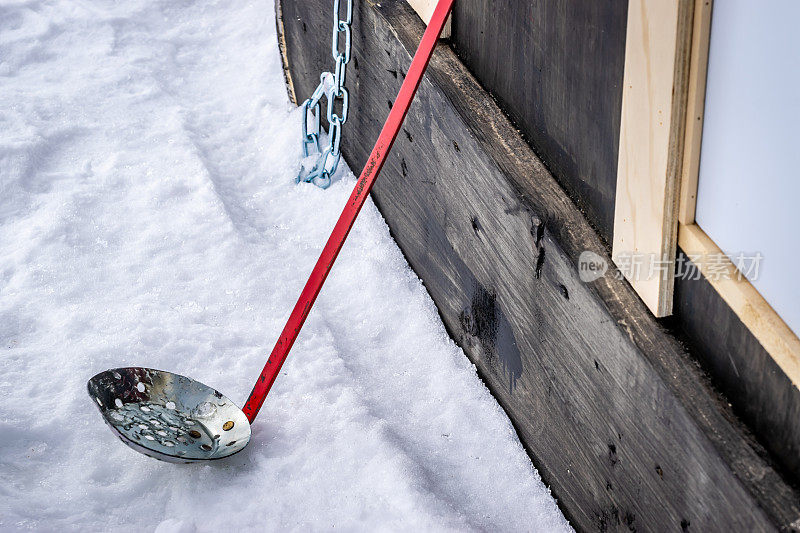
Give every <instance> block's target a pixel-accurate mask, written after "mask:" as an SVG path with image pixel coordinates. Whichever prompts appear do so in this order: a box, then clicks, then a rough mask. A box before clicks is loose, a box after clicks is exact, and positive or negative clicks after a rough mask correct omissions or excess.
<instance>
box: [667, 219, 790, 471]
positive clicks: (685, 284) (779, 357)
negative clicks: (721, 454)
mask: <svg viewBox="0 0 800 533" xmlns="http://www.w3.org/2000/svg"><path fill="white" fill-rule="evenodd" d="M678 244H679V246H680V247H681V249H682V250H683V252H684V253H685V254H687V255H685V256H683V257H682V264H683V265H684V266H683V272H684V274H685V275H683V276H681V277H680V278H678V280H677V281H676V298H675V302H676V305H677V306H678V309H679V311H680V313H679V315H678V316H679V320H680V321H681V325H682V327H683V329H684V330H685V331H686V333H687V334H688V335H689V337H690V338H691V340H692V342H693V343H694V344H696V345H698V346H701V347H702V349H700V350H698V352H697V353H698V354H700V357H701V360H702V361H703V363H704V365H705V366H706V367H707V368H708V369H709V370H710V371H711V373H712V374H713V375H714V376H716V377H717V380H718V382H719V383H720V386H721V387H722V389H723V391H724V392H725V393H726V395H727V396H728V397H729V398H734V399H735V400H736V401H735V402H733V403H734V408H735V409H736V410H737V412H739V413H741V414H742V416H743V417H744V419H745V420H747V421H748V422H750V424H751V425H752V426H753V427H754V428H756V431H757V432H758V434H759V435H760V436H761V439H762V440H763V441H764V442H765V444H766V446H767V447H768V448H769V449H770V450H771V451H773V452H774V453H775V455H776V456H777V457H778V458H779V459H780V462H781V463H783V466H784V467H785V468H786V469H787V470H788V471H789V472H791V473H792V474H793V475H794V476H795V477H797V478H800V424H798V420H800V390H798V385H800V339H798V337H797V335H795V334H794V332H793V331H792V330H791V329H790V328H789V326H788V325H787V324H786V323H785V322H784V321H783V320H782V319H781V317H780V316H779V315H778V314H777V313H776V312H775V310H774V309H772V307H771V306H770V305H769V303H767V301H766V300H764V298H763V297H762V296H761V295H760V294H759V293H758V291H757V290H756V289H755V287H753V285H752V284H751V283H750V282H749V281H748V280H747V279H746V278H745V277H744V276H743V275H742V274H741V273H740V272H738V271H737V270H736V267H735V266H734V264H733V263H732V262H731V261H730V260H729V259H728V258H727V257H726V256H725V255H724V254H723V253H722V251H721V250H720V249H719V247H718V246H717V245H716V244H714V242H713V241H712V240H711V239H710V238H709V237H708V236H707V235H706V234H705V233H704V232H703V230H701V229H700V228H699V227H698V226H697V225H696V224H691V225H688V226H684V225H681V226H680V228H679V231H678ZM688 258H694V262H691V261H687V259H688ZM694 269H696V270H694ZM683 278H685V279H683ZM678 285H679V286H680V290H678V288H677V286H678ZM709 317H713V321H709V320H708V319H709Z"/></svg>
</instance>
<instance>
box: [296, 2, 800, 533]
mask: <svg viewBox="0 0 800 533" xmlns="http://www.w3.org/2000/svg"><path fill="white" fill-rule="evenodd" d="M323 3H324V2H322V0H302V1H301V0H291V1H290V0H282V2H281V5H282V7H283V14H284V24H285V32H286V35H285V40H286V44H287V50H288V53H289V59H290V61H291V63H290V67H291V71H292V76H293V80H294V83H295V89H296V91H297V94H298V97H299V98H300V99H302V98H304V97H305V96H307V95H308V94H310V92H311V90H313V87H314V85H315V82H316V79H317V76H318V71H319V69H320V68H322V67H324V66H325V65H326V64H327V59H328V57H329V55H328V52H327V49H326V44H327V43H325V42H322V40H320V42H319V43H314V42H313V40H312V37H311V36H313V35H316V34H317V33H316V32H317V31H321V28H324V27H325V25H326V24H327V21H326V19H325V17H324V15H323V13H324V9H321V6H322V5H323ZM422 29H423V28H422V24H421V22H420V21H419V19H418V17H417V16H416V14H415V13H414V12H413V11H412V10H411V9H410V8H409V7H408V5H407V4H406V3H405V2H400V1H382V2H381V3H380V5H378V4H370V3H359V4H358V8H357V12H356V20H355V23H354V32H353V47H354V58H355V59H354V70H355V72H354V75H351V76H349V77H348V84H349V85H350V90H351V104H352V105H354V107H353V113H352V114H351V118H350V122H349V123H348V125H349V127H348V129H347V131H346V132H345V135H344V138H343V152H344V154H345V157H346V159H347V161H348V163H349V164H350V166H351V167H352V168H360V166H361V165H363V163H364V162H365V161H366V158H367V156H368V152H369V149H370V147H371V146H372V143H373V141H374V139H375V138H376V137H377V135H378V132H379V130H380V126H381V124H382V122H383V120H384V118H385V116H386V114H387V113H388V110H389V106H390V105H391V100H392V98H393V96H394V95H395V94H396V92H397V89H398V88H399V86H400V83H401V82H402V79H403V73H404V72H405V69H406V68H408V64H409V63H410V60H411V53H410V51H411V50H413V49H414V48H415V47H416V45H417V43H418V42H419V39H420V37H421V34H422ZM356 59H357V62H355V61H356ZM373 197H374V198H375V200H376V202H377V204H378V206H379V208H380V209H381V212H382V213H383V215H384V217H385V218H386V220H387V221H388V223H389V225H390V228H391V230H392V235H393V236H394V238H395V239H396V240H397V242H398V244H399V245H400V247H401V248H402V250H403V252H404V254H405V255H406V258H407V259H408V261H409V263H410V264H411V266H412V267H413V268H414V269H415V271H416V272H417V273H418V274H419V276H420V277H421V278H422V279H423V281H424V283H425V286H426V288H427V289H428V291H429V293H430V295H431V296H432V298H433V300H434V301H435V302H436V305H437V307H438V308H439V311H440V313H441V316H442V319H443V321H444V323H445V325H446V327H447V328H448V331H449V332H450V334H451V335H452V337H453V338H454V339H455V340H456V342H458V344H459V345H460V346H461V347H462V348H463V349H464V351H465V353H466V354H467V356H468V357H469V358H470V359H471V360H472V361H473V362H474V363H475V364H476V366H477V368H478V371H479V373H480V375H481V376H482V377H483V379H484V380H485V382H486V383H487V385H488V386H489V388H490V389H491V391H492V392H493V394H494V395H495V397H496V398H497V399H498V401H499V402H500V404H501V405H502V406H503V408H504V409H505V410H506V412H507V413H508V414H509V416H510V418H511V420H512V421H513V423H514V425H515V427H516V428H517V431H518V433H519V435H520V438H521V440H522V442H523V443H524V444H525V446H526V447H527V449H528V450H529V452H530V453H531V456H532V458H533V460H534V463H535V465H536V466H537V468H538V469H539V472H540V473H541V474H542V476H543V478H544V479H545V481H546V482H547V483H548V484H549V485H550V486H551V488H552V490H553V492H554V494H555V496H556V497H557V499H558V501H559V504H560V505H561V506H562V509H564V511H565V512H566V514H567V516H568V518H569V519H570V520H571V521H572V523H573V524H574V525H575V526H576V527H577V528H578V529H579V530H599V531H609V530H625V529H638V530H648V529H680V528H681V527H682V526H685V527H689V528H691V529H696V530H709V531H711V530H726V529H731V528H736V530H753V531H765V530H771V529H773V528H774V527H775V526H779V527H784V526H786V527H788V524H790V523H791V522H793V521H795V520H797V519H798V517H800V508H799V507H798V503H797V502H798V501H800V498H798V495H797V493H795V492H794V491H792V489H791V488H790V487H789V486H788V485H787V484H786V483H785V482H784V481H783V480H782V479H781V478H780V477H779V476H778V475H777V474H776V472H775V471H774V469H772V467H771V466H770V465H769V463H767V462H766V461H765V460H764V459H763V457H762V455H763V450H761V449H759V448H758V446H757V445H756V444H754V441H753V440H752V439H751V438H749V437H748V436H747V433H746V431H745V429H744V428H743V426H742V425H741V424H740V423H738V422H737V420H736V419H735V417H734V416H733V413H732V412H731V411H730V409H729V408H728V407H727V405H726V404H725V403H724V402H722V401H721V400H720V398H719V397H717V396H715V394H714V392H713V391H712V390H711V389H710V388H709V387H708V385H707V384H706V383H705V381H704V380H703V378H702V375H701V374H700V372H699V370H698V369H697V367H696V366H695V365H694V364H693V363H692V362H691V360H690V359H689V357H688V355H687V354H686V353H685V352H684V351H683V349H682V348H681V346H680V345H679V344H678V343H677V342H676V341H675V340H674V339H673V338H672V337H670V336H669V335H668V334H667V333H666V332H665V331H664V330H663V329H662V328H661V327H660V326H659V325H658V323H657V322H655V321H654V320H653V319H652V317H651V316H650V315H649V313H648V312H647V309H646V308H645V307H644V305H643V304H642V302H641V301H640V300H639V298H638V297H637V296H636V294H635V293H634V292H633V291H632V290H631V288H630V287H629V285H628V284H627V283H626V282H624V281H623V280H619V279H615V278H613V277H611V276H606V277H603V278H601V279H599V280H597V281H595V282H593V283H592V284H585V283H582V282H581V281H580V280H579V278H578V276H577V270H576V266H575V265H576V261H577V259H578V256H579V255H580V253H581V252H582V251H584V250H591V251H593V252H595V253H597V254H598V255H600V256H601V257H603V258H605V259H606V261H610V258H609V257H608V255H607V253H606V251H605V247H604V245H603V243H602V241H601V240H600V238H599V237H598V235H597V234H596V233H595V232H594V230H593V229H592V228H591V226H590V225H589V223H588V222H587V220H586V219H585V218H584V216H583V215H582V214H581V213H580V211H579V210H578V209H576V208H575V206H574V204H573V203H572V202H571V201H570V200H569V198H568V196H567V195H566V194H565V193H564V191H563V190H562V189H561V188H560V187H559V185H558V184H557V182H556V181H555V180H554V179H553V177H552V176H551V175H550V173H549V172H548V171H547V169H546V168H545V166H544V165H543V164H542V162H541V161H540V160H539V159H538V158H537V157H536V155H535V154H534V153H533V151H532V150H531V149H530V148H529V146H528V145H527V144H526V143H525V141H524V140H523V139H522V138H521V137H520V135H519V134H518V132H517V131H516V130H515V129H514V127H513V125H512V124H511V123H510V122H509V121H508V120H507V119H506V118H505V116H504V115H503V114H502V112H501V111H500V109H499V108H498V106H497V105H496V103H495V102H494V101H493V100H492V98H491V97H490V96H489V95H488V94H487V93H486V92H484V91H483V90H482V89H481V87H480V86H479V85H478V83H477V82H476V80H475V79H474V78H473V77H472V76H471V75H470V74H469V73H468V71H467V70H466V69H465V68H464V65H463V64H462V63H461V62H460V61H459V59H458V58H457V57H456V56H455V54H454V53H453V52H452V51H451V50H450V49H449V48H447V47H444V46H440V47H439V48H438V49H437V51H436V53H435V54H434V58H433V60H432V61H431V65H430V67H429V71H428V73H427V75H426V78H425V79H424V80H423V82H422V84H421V86H420V89H419V93H418V95H417V99H416V100H415V102H414V103H413V104H412V106H411V110H410V112H409V115H408V117H407V119H406V124H405V126H404V131H403V134H401V136H400V139H399V140H398V141H397V143H396V144H395V146H394V148H393V152H392V154H391V155H390V156H389V159H388V161H387V164H386V166H385V167H384V170H383V173H382V175H381V177H380V179H379V180H378V182H377V184H376V188H375V191H374V193H373ZM612 271H613V268H612ZM532 526H533V525H532Z"/></svg>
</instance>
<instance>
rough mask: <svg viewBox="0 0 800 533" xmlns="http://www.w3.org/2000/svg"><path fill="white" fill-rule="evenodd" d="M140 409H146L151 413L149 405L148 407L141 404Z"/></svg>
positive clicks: (145, 410) (146, 411)
mask: <svg viewBox="0 0 800 533" xmlns="http://www.w3.org/2000/svg"><path fill="white" fill-rule="evenodd" d="M139 409H141V410H142V411H144V412H145V413H149V412H150V408H149V407H147V406H146V405H140V406H139Z"/></svg>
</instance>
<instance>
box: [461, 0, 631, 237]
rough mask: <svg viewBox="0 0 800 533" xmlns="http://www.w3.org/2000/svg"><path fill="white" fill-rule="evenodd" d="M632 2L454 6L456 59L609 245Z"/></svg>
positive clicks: (494, 1)
mask: <svg viewBox="0 0 800 533" xmlns="http://www.w3.org/2000/svg"><path fill="white" fill-rule="evenodd" d="M627 6H628V0H604V1H602V2H596V1H586V0H558V1H556V2H554V1H552V0H525V1H519V0H468V1H463V2H456V5H455V7H454V14H453V37H452V39H451V42H452V45H453V48H454V49H455V51H456V54H458V56H459V57H460V58H461V60H462V61H463V62H464V64H465V65H466V67H467V68H468V69H469V70H470V71H471V72H472V73H474V74H475V77H476V78H477V79H478V80H479V82H480V84H481V85H482V86H483V87H484V88H485V89H486V90H488V91H489V93H490V94H491V95H492V96H493V97H494V98H495V99H496V101H497V103H498V104H499V105H500V107H501V109H503V111H505V112H506V113H507V114H508V116H509V117H510V118H511V120H512V122H513V123H514V125H515V126H516V127H518V128H519V130H520V131H521V132H522V135H523V137H524V138H525V139H526V140H527V141H528V142H529V144H530V145H531V146H532V147H533V149H534V151H535V152H536V154H537V155H538V156H539V157H540V159H541V160H542V161H543V162H544V164H545V166H546V167H547V168H548V170H549V171H550V172H551V173H552V174H553V176H554V177H555V178H556V180H558V182H559V183H560V184H561V186H562V187H564V188H565V189H566V190H567V192H568V193H569V195H570V197H571V198H572V200H573V201H574V202H575V203H576V204H577V205H578V207H579V208H580V209H581V210H582V211H583V212H584V213H585V214H586V216H587V217H588V219H589V222H590V223H591V224H592V225H593V226H594V227H595V228H597V230H598V231H599V232H600V235H601V236H602V237H603V239H605V241H606V242H608V243H610V242H611V239H612V233H613V225H614V197H615V189H616V181H617V152H618V142H619V121H620V105H621V101H622V72H623V63H624V60H625V21H626V12H627Z"/></svg>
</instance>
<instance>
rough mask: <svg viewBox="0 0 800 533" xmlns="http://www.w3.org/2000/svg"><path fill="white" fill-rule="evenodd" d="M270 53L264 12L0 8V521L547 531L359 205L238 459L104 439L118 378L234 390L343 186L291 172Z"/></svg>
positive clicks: (410, 276) (0, 524) (373, 218)
mask: <svg viewBox="0 0 800 533" xmlns="http://www.w3.org/2000/svg"><path fill="white" fill-rule="evenodd" d="M323 37H324V36H322V37H320V38H323ZM275 41H276V38H275V21H274V13H273V7H272V2H271V1H238V0H235V1H224V2H223V1H218V2H214V1H207V2H205V1H204V2H201V1H197V2H194V1H191V0H160V1H159V0H126V1H125V2H112V1H103V0H93V1H89V0H29V1H18V2H8V1H7V2H3V3H0V350H2V357H0V397H2V398H3V400H2V402H0V529H4V530H8V529H44V530H62V529H63V530H89V531H100V530H110V531H117V530H119V531H121V530H135V531H140V530H154V529H157V530H158V531H162V532H163V531H195V530H196V531H211V530H234V531H235V530H237V529H238V530H255V529H259V530H286V529H298V530H330V529H337V530H341V529H344V530H375V529H377V530H398V529H404V530H411V529H425V530H462V529H476V530H483V529H489V530H546V531H552V530H558V529H560V530H564V529H568V526H567V524H566V522H565V520H564V518H563V517H562V516H561V513H560V512H559V510H558V509H557V507H556V505H555V502H554V501H553V499H552V498H551V496H550V495H549V492H548V490H547V488H546V487H544V485H543V484H542V483H541V481H540V479H539V476H538V474H537V473H536V471H535V470H534V469H533V467H532V465H531V463H530V461H529V459H528V457H527V456H526V454H525V452H524V451H523V449H522V447H521V446H520V444H519V442H518V440H517V438H516V435H515V434H514V431H513V429H512V427H511V425H510V423H509V421H508V419H507V417H506V416H505V414H504V413H503V412H502V410H501V409H500V408H499V406H498V405H497V403H496V402H495V401H494V400H493V398H492V397H491V395H490V394H489V393H488V391H487V390H486V389H485V387H484V386H483V384H482V383H481V381H480V380H479V379H478V377H477V375H476V373H475V370H474V367H473V366H472V365H470V364H469V362H468V361H467V359H466V357H465V356H464V355H463V353H462V352H461V351H460V350H459V349H458V348H457V347H456V346H455V345H454V344H453V343H452V341H451V340H450V339H449V338H448V336H447V334H446V332H445V330H444V327H443V326H442V324H441V322H440V320H439V317H438V315H437V313H436V309H435V307H434V306H433V303H432V302H431V300H430V298H429V296H428V295H427V293H426V292H425V290H424V287H423V286H422V283H421V282H420V281H419V279H417V277H416V276H415V275H414V273H413V272H412V271H411V270H410V269H409V268H408V265H407V264H406V262H405V260H404V259H403V256H402V254H401V253H400V251H399V250H398V248H397V246H396V245H395V244H394V242H393V241H392V240H391V238H390V236H389V231H388V228H387V227H386V225H385V223H384V222H383V220H382V218H381V216H380V214H379V212H378V211H377V209H376V208H375V206H374V205H373V204H372V203H371V202H368V203H367V205H366V206H365V209H364V211H363V213H362V214H361V217H360V219H359V221H358V222H357V224H356V226H355V228H354V230H353V232H352V234H351V236H350V238H349V241H348V243H347V244H346V246H345V248H344V250H343V252H342V255H341V257H340V258H339V261H338V263H337V265H336V267H335V268H334V270H333V272H332V274H331V276H330V278H329V280H328V282H327V285H326V286H325V288H324V289H323V291H322V293H321V295H320V298H319V300H318V302H317V305H316V307H315V309H314V310H313V311H312V313H311V316H310V318H309V320H308V323H307V324H306V327H305V329H304V330H303V333H302V334H301V335H300V338H299V339H298V342H297V344H296V345H295V347H294V350H293V353H292V355H291V356H290V357H289V360H288V361H287V364H286V365H285V367H284V372H283V373H282V375H281V376H280V377H279V378H278V381H277V382H276V385H275V387H274V389H273V391H272V393H271V394H270V396H269V398H268V399H267V402H266V404H265V406H264V409H263V410H262V412H261V415H260V417H259V419H258V420H257V421H256V423H255V424H254V426H253V439H252V441H251V443H250V445H249V446H248V447H247V448H246V449H245V450H244V451H243V452H241V453H240V454H238V455H236V456H233V457H232V458H230V459H227V460H223V461H219V462H215V463H212V464H207V465H193V466H189V465H182V466H175V465H169V464H163V463H159V462H156V461H154V460H152V459H149V458H146V457H144V456H140V455H138V454H136V453H134V452H132V451H131V450H130V449H128V448H127V447H125V446H123V445H122V444H121V443H119V442H118V441H116V439H115V438H114V437H113V436H112V434H111V432H109V431H108V430H107V429H106V428H105V427H104V425H103V423H102V422H101V418H100V415H99V414H98V413H97V412H96V410H95V409H94V408H93V407H92V404H91V402H90V400H89V398H88V396H87V395H86V392H85V383H86V380H87V379H88V378H89V377H91V376H92V375H93V374H95V373H96V372H99V371H101V370H105V369H107V368H111V367H115V366H125V365H140V366H152V367H156V368H163V369H165V370H170V371H173V372H178V373H182V374H185V375H189V376H191V377H193V378H196V379H199V380H200V381H203V382H204V383H207V384H209V385H211V386H213V387H215V388H217V389H219V390H220V391H222V392H223V393H224V394H226V395H228V396H230V397H231V398H232V399H234V400H235V401H237V402H242V401H243V400H244V399H245V398H246V396H247V394H248V393H249V392H250V389H251V386H252V380H253V379H255V377H256V376H257V375H258V372H259V370H260V369H261V367H262V365H263V363H264V358H265V357H266V355H267V354H268V353H269V350H270V349H271V348H272V343H273V342H274V340H275V338H276V336H277V334H278V332H279V331H280V328H281V327H282V326H283V323H284V321H285V319H286V317H287V316H288V313H289V311H290V309H291V306H292V305H293V303H294V301H295V299H296V297H297V295H298V294H299V291H300V289H301V288H302V285H303V283H304V282H305V278H306V276H307V275H308V273H309V272H310V270H311V267H312V266H313V263H314V261H315V260H316V258H317V255H318V253H319V251H320V249H321V247H322V245H323V244H324V241H325V239H326V238H327V235H328V232H329V231H330V229H331V228H332V227H333V224H334V222H335V220H336V218H337V217H338V214H339V211H340V209H341V207H342V206H343V204H344V202H345V199H346V197H347V196H348V194H349V191H350V189H351V188H352V186H353V184H354V181H355V180H354V177H353V175H352V174H351V173H350V172H349V171H348V170H347V169H345V171H344V172H343V173H342V177H341V178H339V179H337V180H336V181H335V183H334V184H333V185H332V187H331V188H330V189H329V190H328V191H322V190H319V189H317V188H315V187H313V186H311V185H301V186H297V185H295V184H294V181H293V178H294V176H295V175H296V173H297V170H298V168H299V164H300V147H299V144H298V140H297V138H298V131H299V119H300V116H299V113H298V110H297V109H295V108H294V107H293V106H291V105H290V103H289V102H288V100H287V97H286V92H285V89H284V86H283V79H282V69H281V65H280V58H279V56H278V51H277V45H276V42H275ZM354 112H358V110H354ZM346 134H347V133H346V132H345V135H346Z"/></svg>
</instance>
